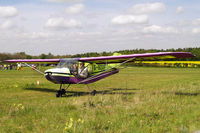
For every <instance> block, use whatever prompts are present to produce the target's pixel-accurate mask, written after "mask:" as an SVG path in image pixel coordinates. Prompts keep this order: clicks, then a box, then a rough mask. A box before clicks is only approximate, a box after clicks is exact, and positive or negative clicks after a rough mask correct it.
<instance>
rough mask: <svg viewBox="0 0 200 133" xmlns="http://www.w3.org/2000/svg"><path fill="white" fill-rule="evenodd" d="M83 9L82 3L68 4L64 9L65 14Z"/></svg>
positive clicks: (76, 12) (79, 11)
mask: <svg viewBox="0 0 200 133" xmlns="http://www.w3.org/2000/svg"><path fill="white" fill-rule="evenodd" d="M83 10H84V5H83V4H76V5H73V6H70V7H68V8H66V9H65V13H67V14H78V13H81V12H82V11H83Z"/></svg>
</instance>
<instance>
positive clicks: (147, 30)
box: [143, 25, 178, 33]
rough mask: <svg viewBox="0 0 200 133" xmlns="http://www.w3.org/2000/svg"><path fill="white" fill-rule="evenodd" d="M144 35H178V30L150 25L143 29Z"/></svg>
mask: <svg viewBox="0 0 200 133" xmlns="http://www.w3.org/2000/svg"><path fill="white" fill-rule="evenodd" d="M143 32H144V33H178V30H176V29H175V28H173V27H161V26H158V25H152V26H148V27H145V28H144V29H143Z"/></svg>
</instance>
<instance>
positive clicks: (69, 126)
mask: <svg viewBox="0 0 200 133" xmlns="http://www.w3.org/2000/svg"><path fill="white" fill-rule="evenodd" d="M73 121H74V120H73V118H70V121H69V122H66V123H65V130H69V129H70V128H72V126H73Z"/></svg>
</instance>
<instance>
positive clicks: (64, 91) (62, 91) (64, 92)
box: [56, 84, 70, 97]
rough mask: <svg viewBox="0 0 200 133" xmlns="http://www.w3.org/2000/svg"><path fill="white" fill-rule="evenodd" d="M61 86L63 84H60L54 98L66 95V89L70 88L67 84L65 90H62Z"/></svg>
mask: <svg viewBox="0 0 200 133" xmlns="http://www.w3.org/2000/svg"><path fill="white" fill-rule="evenodd" d="M62 85H63V84H60V90H58V91H57V92H56V97H62V96H63V95H65V94H66V89H67V88H69V86H70V84H68V86H67V88H66V89H62Z"/></svg>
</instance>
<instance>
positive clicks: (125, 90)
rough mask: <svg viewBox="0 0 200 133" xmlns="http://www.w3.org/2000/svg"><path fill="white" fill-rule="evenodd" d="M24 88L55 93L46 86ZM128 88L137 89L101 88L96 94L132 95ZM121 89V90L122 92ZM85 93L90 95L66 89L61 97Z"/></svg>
mask: <svg viewBox="0 0 200 133" xmlns="http://www.w3.org/2000/svg"><path fill="white" fill-rule="evenodd" d="M24 90H32V91H40V92H54V93H56V92H57V90H54V89H48V88H24ZM130 90H132V91H133V90H134V91H135V90H139V89H124V88H110V89H108V90H102V91H97V92H96V94H97V95H98V94H101V95H105V94H111V95H115V94H121V95H133V94H135V92H127V91H130ZM122 91H123V92H122ZM85 95H91V92H88V91H67V93H66V95H65V96H63V97H73V96H85Z"/></svg>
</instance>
